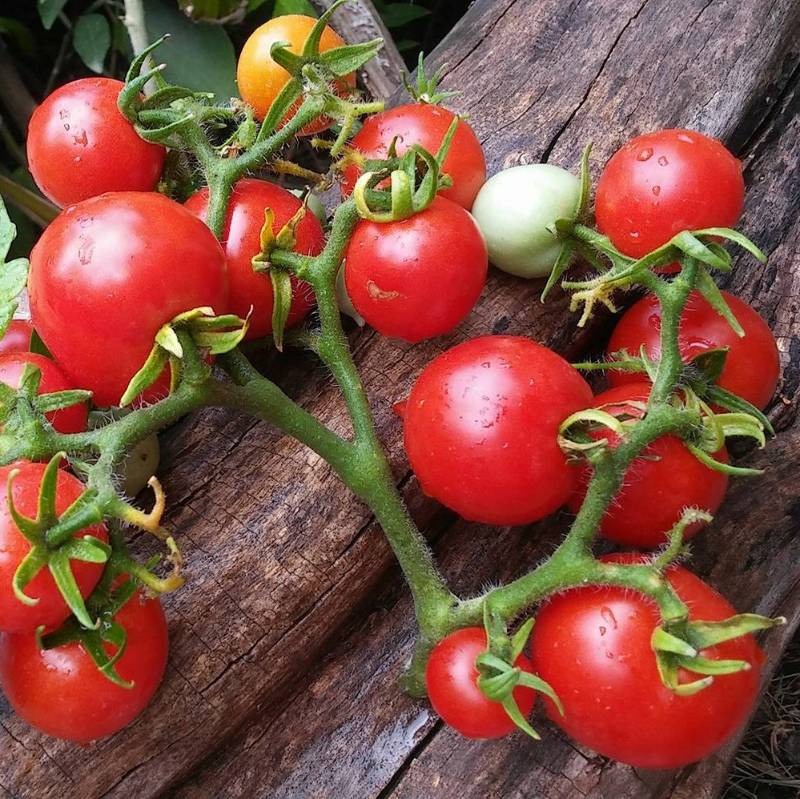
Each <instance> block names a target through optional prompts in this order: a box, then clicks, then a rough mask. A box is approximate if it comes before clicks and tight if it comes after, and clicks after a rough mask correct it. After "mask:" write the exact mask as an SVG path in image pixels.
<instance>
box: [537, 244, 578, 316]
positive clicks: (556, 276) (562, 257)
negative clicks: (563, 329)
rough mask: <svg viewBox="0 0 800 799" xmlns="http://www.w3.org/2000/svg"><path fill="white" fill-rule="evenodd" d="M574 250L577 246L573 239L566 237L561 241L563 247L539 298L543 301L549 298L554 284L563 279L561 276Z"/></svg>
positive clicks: (567, 266)
mask: <svg viewBox="0 0 800 799" xmlns="http://www.w3.org/2000/svg"><path fill="white" fill-rule="evenodd" d="M574 252H575V246H574V244H573V243H572V240H571V239H564V241H562V242H561V249H560V250H559V251H558V257H557V258H556V261H555V263H554V264H553V268H552V269H551V270H550V275H549V276H548V278H547V283H545V286H544V288H543V289H542V295H541V297H540V298H539V299H540V301H541V302H544V301H545V300H546V299H547V295H548V294H549V293H550V291H551V290H552V288H553V286H555V284H556V283H558V281H559V280H561V276H562V275H563V274H564V272H566V271H567V269H568V268H569V265H570V262H571V261H572V256H573V254H574Z"/></svg>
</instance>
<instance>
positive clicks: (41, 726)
mask: <svg viewBox="0 0 800 799" xmlns="http://www.w3.org/2000/svg"><path fill="white" fill-rule="evenodd" d="M115 620H116V621H117V622H119V624H121V625H122V626H123V627H124V628H125V631H126V632H127V634H128V645H127V648H126V649H125V652H124V654H123V655H122V657H121V658H120V659H119V661H118V662H117V671H118V673H119V675H120V676H121V677H122V678H123V679H125V680H128V681H129V682H132V683H133V688H123V687H122V686H119V685H115V684H114V683H112V682H111V681H110V680H109V679H108V678H106V677H104V676H103V674H102V673H101V672H100V671H99V670H98V668H97V666H96V665H95V664H94V661H93V660H92V659H91V657H89V655H88V654H87V653H86V651H85V650H84V648H83V646H82V645H81V644H79V643H77V642H73V643H69V644H65V645H64V646H60V647H57V648H56V649H46V650H40V649H39V647H38V646H37V643H36V637H35V636H34V635H33V633H18V634H16V635H10V634H5V635H2V636H0V685H1V686H2V688H3V692H4V693H5V695H6V697H8V701H9V702H10V703H11V706H12V707H13V708H14V711H15V712H16V713H17V714H18V715H19V716H21V717H22V718H23V719H25V721H27V722H28V723H29V724H30V725H32V726H33V727H36V729H38V730H41V732H43V733H45V734H46V735H52V736H54V737H55V738H63V739H65V740H68V741H75V742H77V743H82V744H85V743H89V742H90V741H94V740H97V739H98V738H105V737H106V736H108V735H113V734H114V733H115V732H117V731H118V730H121V729H122V728H123V727H126V726H127V725H128V724H130V723H131V722H132V721H133V720H134V719H135V718H136V717H137V716H138V715H139V714H140V713H141V712H142V710H144V708H145V707H146V706H147V704H148V703H149V702H150V699H151V698H152V696H153V694H154V693H155V692H156V689H157V688H158V686H159V683H160V682H161V678H162V677H163V675H164V669H165V667H166V663H167V648H168V640H167V622H166V619H165V618H164V611H163V610H162V609H161V602H160V601H159V600H158V599H147V600H145V599H143V597H142V596H141V594H139V593H138V592H137V593H135V594H134V595H133V596H132V597H131V599H130V600H128V602H127V603H126V604H125V605H124V606H123V607H122V609H121V610H120V611H119V612H118V613H117V615H116V617H115ZM106 649H107V651H108V653H109V654H111V653H113V651H114V650H113V648H112V647H110V646H108V645H106Z"/></svg>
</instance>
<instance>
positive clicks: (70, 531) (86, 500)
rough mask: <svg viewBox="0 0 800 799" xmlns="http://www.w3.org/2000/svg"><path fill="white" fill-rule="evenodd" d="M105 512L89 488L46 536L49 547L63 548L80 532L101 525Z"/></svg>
mask: <svg viewBox="0 0 800 799" xmlns="http://www.w3.org/2000/svg"><path fill="white" fill-rule="evenodd" d="M102 521H103V511H102V509H101V508H100V506H99V505H98V504H97V493H96V491H94V490H93V489H91V488H87V489H86V490H85V491H84V492H83V493H82V494H81V495H80V496H79V497H78V498H77V499H76V500H75V501H74V502H73V503H72V504H71V505H70V506H69V507H68V508H67V509H66V510H65V511H64V512H63V513H62V514H61V516H60V517H59V518H58V520H57V521H55V522H54V523H53V524H52V525H51V526H49V529H48V530H47V534H46V541H47V545H48V546H50V547H55V546H62V545H64V544H66V543H68V542H69V540H70V538H71V537H72V536H73V535H74V534H75V533H77V532H78V531H79V530H83V529H85V528H87V527H92V526H94V525H97V524H100V523H101V522H102Z"/></svg>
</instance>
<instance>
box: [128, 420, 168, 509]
mask: <svg viewBox="0 0 800 799" xmlns="http://www.w3.org/2000/svg"><path fill="white" fill-rule="evenodd" d="M160 455H161V451H160V448H159V445H158V436H157V435H155V434H153V435H151V436H148V437H147V438H145V439H143V440H142V441H140V442H139V443H138V444H137V445H136V446H135V447H134V448H133V449H132V450H131V451H130V453H129V454H128V456H127V457H126V458H125V460H124V461H122V463H121V464H120V474H121V476H122V486H123V489H124V491H125V494H126V495H127V496H129V497H135V496H136V495H137V494H138V493H139V492H140V491H141V490H142V489H143V488H144V487H145V486H146V485H147V481H148V480H149V479H150V478H151V477H152V476H153V475H154V474H155V473H156V469H158V461H159V458H160Z"/></svg>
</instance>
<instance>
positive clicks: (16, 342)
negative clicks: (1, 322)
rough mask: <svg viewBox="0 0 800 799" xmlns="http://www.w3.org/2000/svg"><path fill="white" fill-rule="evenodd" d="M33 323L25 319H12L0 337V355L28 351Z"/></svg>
mask: <svg viewBox="0 0 800 799" xmlns="http://www.w3.org/2000/svg"><path fill="white" fill-rule="evenodd" d="M32 336H33V325H32V324H31V323H30V322H29V321H28V320H27V319H12V320H11V323H10V324H9V325H8V327H7V328H6V332H5V334H4V335H3V337H2V338H0V355H5V354H6V353H8V352H29V351H30V348H31V337H32Z"/></svg>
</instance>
